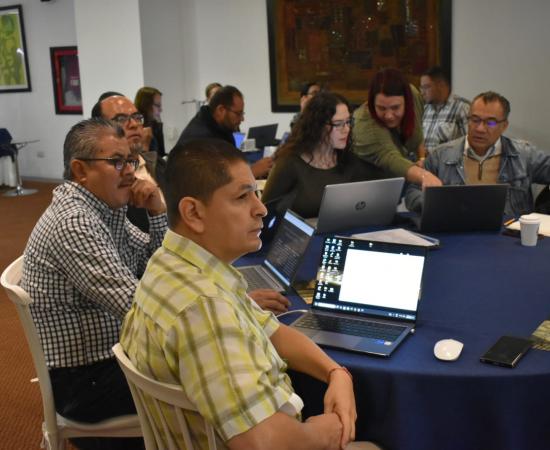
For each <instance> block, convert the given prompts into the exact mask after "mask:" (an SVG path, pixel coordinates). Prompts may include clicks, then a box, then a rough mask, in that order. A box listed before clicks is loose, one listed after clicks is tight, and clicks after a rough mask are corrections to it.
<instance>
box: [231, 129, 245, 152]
mask: <svg viewBox="0 0 550 450" xmlns="http://www.w3.org/2000/svg"><path fill="white" fill-rule="evenodd" d="M244 136H245V134H244V133H241V132H240V131H234V132H233V139H234V140H235V147H237V148H238V149H239V150H240V149H241V146H242V145H243V141H244Z"/></svg>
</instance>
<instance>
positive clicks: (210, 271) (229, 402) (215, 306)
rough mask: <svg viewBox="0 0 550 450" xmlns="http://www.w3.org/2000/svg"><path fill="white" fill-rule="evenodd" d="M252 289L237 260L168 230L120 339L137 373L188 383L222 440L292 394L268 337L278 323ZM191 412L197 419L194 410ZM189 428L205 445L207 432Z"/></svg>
mask: <svg viewBox="0 0 550 450" xmlns="http://www.w3.org/2000/svg"><path fill="white" fill-rule="evenodd" d="M246 289H247V284H246V282H245V281H244V279H243V278H242V276H241V275H240V273H239V272H238V271H237V270H235V269H234V268H233V267H232V266H231V265H229V264H226V263H223V262H222V261H220V260H219V259H217V258H216V257H214V256H213V255H212V254H210V253H209V252H208V251H206V250H205V249H203V248H202V247H200V246H198V245H197V244H195V243H194V242H193V241H191V240H189V239H186V238H184V237H182V236H180V235H178V234H176V233H174V232H172V231H170V230H168V232H167V233H166V237H165V239H164V242H163V244H162V247H161V248H160V249H159V250H158V251H157V252H156V253H155V254H154V255H153V257H152V258H151V261H150V262H149V265H148V266H147V271H146V272H145V274H144V276H143V278H142V279H141V281H140V282H139V285H138V288H137V291H136V295H135V299H134V303H133V305H132V308H131V310H130V312H129V313H128V315H127V316H126V319H125V321H124V324H123V327H122V332H121V338H120V342H121V344H122V346H123V347H124V349H125V350H126V353H127V354H128V356H129V358H130V359H131V360H132V362H133V363H134V364H135V365H136V367H137V368H138V370H140V371H142V372H144V373H145V374H147V375H149V376H151V377H152V378H155V379H157V380H160V381H163V382H167V383H174V384H180V385H181V386H182V387H183V389H184V391H185V393H186V395H187V396H188V397H189V399H190V401H191V402H192V403H193V404H194V405H195V406H196V407H197V409H198V411H199V413H200V415H201V416H202V417H204V418H205V419H206V420H207V421H209V422H210V423H211V424H212V425H213V426H214V428H215V429H216V431H217V433H218V435H219V436H220V437H221V440H222V441H227V440H229V439H230V438H231V437H233V436H235V435H237V434H241V433H244V432H246V431H248V430H249V429H250V428H252V427H253V426H255V425H257V424H258V423H260V422H261V421H263V420H264V419H267V418H268V417H270V416H272V415H273V414H274V413H276V412H277V411H278V410H279V409H280V408H281V406H283V405H284V404H285V403H286V402H287V401H288V400H289V399H290V398H291V396H292V394H293V390H292V386H291V383H290V379H289V378H288V376H287V375H286V373H285V370H286V364H285V363H284V361H283V360H282V359H281V358H280V356H279V355H278V353H277V351H276V349H275V347H274V346H273V344H272V343H271V341H270V339H269V337H270V336H271V335H272V334H273V333H274V332H275V331H276V330H277V329H278V327H279V322H278V321H277V319H276V318H275V317H274V316H273V314H272V313H269V312H265V311H262V310H261V309H260V308H259V307H258V306H257V305H256V304H255V303H254V302H253V301H252V300H251V299H250V297H248V296H247V295H246ZM166 414H168V416H169V418H170V421H172V420H174V417H173V415H172V414H171V413H169V412H166ZM186 417H187V419H188V420H190V421H191V422H192V423H194V422H195V421H196V415H193V414H190V413H188V414H186ZM191 428H192V434H193V440H195V441H200V442H201V444H200V448H205V445H204V444H205V443H204V442H203V438H204V436H202V435H201V433H200V431H198V430H197V428H196V425H195V426H193V425H192V426H191ZM171 429H172V430H174V429H175V428H173V427H172V428H171ZM176 440H177V437H176Z"/></svg>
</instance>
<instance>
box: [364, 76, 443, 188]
mask: <svg viewBox="0 0 550 450" xmlns="http://www.w3.org/2000/svg"><path fill="white" fill-rule="evenodd" d="M422 113H423V105H422V98H421V97H420V94H419V93H418V91H417V90H416V88H415V87H414V86H412V85H409V83H408V82H407V81H406V79H405V77H404V76H403V74H402V73H401V72H400V71H398V70H396V69H384V70H381V71H380V72H378V73H376V75H375V76H374V78H373V79H372V82H371V84H370V88H369V96H368V101H367V102H366V103H364V104H363V105H361V106H359V107H358V108H357V110H356V111H355V112H354V114H353V117H354V119H355V126H354V128H353V151H354V153H355V154H357V155H358V156H359V157H360V158H362V159H363V160H365V161H367V162H370V163H371V164H373V165H375V166H377V167H379V168H381V169H382V170H384V171H385V172H387V173H388V174H390V175H391V176H395V177H405V179H406V180H407V181H409V182H412V183H416V184H418V185H422V186H438V185H441V182H440V181H439V180H438V179H437V177H435V176H434V175H433V174H431V173H430V172H427V171H425V170H424V169H422V167H421V166H422V161H423V159H424V157H425V149H424V142H423V141H424V137H423V134H422ZM415 163H417V164H415Z"/></svg>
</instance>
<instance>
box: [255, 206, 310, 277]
mask: <svg viewBox="0 0 550 450" xmlns="http://www.w3.org/2000/svg"><path fill="white" fill-rule="evenodd" d="M314 231H315V229H314V228H313V227H312V226H310V225H308V224H307V223H306V222H305V221H304V220H303V219H301V218H300V217H298V216H297V215H296V214H294V213H293V212H292V211H287V212H286V213H285V215H284V216H283V220H282V221H281V223H280V225H279V227H278V228H277V233H276V234H275V237H274V238H273V241H272V242H271V246H270V248H269V252H268V253H267V257H266V259H265V261H264V264H265V265H266V266H267V267H268V268H269V269H271V271H272V272H273V273H274V274H275V275H276V276H277V277H278V278H279V280H280V281H282V282H283V283H284V284H286V285H287V286H288V285H290V283H291V281H292V278H293V277H294V275H295V273H296V271H297V270H298V266H299V264H300V261H301V259H302V256H303V255H304V253H305V251H306V249H307V245H308V244H309V240H310V238H311V236H312V235H313V232H314Z"/></svg>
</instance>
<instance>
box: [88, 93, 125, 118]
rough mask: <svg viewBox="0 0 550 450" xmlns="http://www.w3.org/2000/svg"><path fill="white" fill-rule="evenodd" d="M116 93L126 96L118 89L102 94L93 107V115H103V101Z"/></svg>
mask: <svg viewBox="0 0 550 450" xmlns="http://www.w3.org/2000/svg"><path fill="white" fill-rule="evenodd" d="M115 95H120V96H121V97H124V95H123V94H121V93H120V92H116V91H107V92H104V93H103V94H101V95H100V96H99V98H98V99H97V102H96V104H95V105H94V106H93V107H92V117H103V116H102V112H101V102H102V101H103V100H105V99H106V98H109V97H114V96H115Z"/></svg>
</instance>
